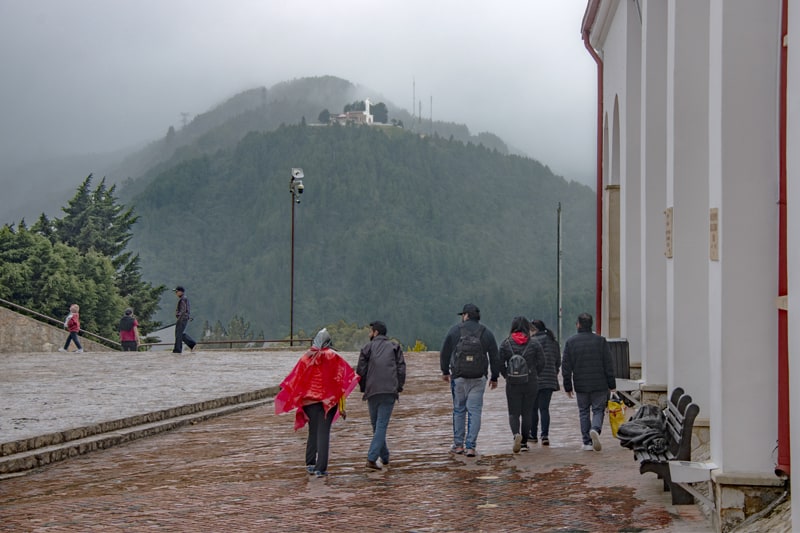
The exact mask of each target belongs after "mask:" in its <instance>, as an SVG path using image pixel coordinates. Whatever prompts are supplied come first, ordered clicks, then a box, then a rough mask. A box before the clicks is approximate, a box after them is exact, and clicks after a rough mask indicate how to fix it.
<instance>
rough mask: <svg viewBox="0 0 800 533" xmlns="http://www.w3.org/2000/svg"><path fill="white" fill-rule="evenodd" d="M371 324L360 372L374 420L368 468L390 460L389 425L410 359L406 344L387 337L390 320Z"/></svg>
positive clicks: (360, 383) (370, 415)
mask: <svg viewBox="0 0 800 533" xmlns="http://www.w3.org/2000/svg"><path fill="white" fill-rule="evenodd" d="M369 327H370V331H369V338H370V341H369V342H368V343H367V344H366V345H365V346H364V347H363V348H361V353H360V354H359V355H358V366H357V367H356V374H358V375H359V376H361V379H360V381H359V386H360V387H361V392H363V393H364V399H365V400H366V401H367V405H368V406H369V420H370V422H371V423H372V443H371V444H370V445H369V452H367V468H369V469H371V470H381V469H382V468H381V465H379V464H378V462H377V461H378V459H380V460H381V463H383V465H384V466H386V465H388V464H389V447H388V446H387V445H386V429H387V428H388V426H389V419H390V418H391V416H392V410H393V409H394V404H395V402H396V401H397V398H398V397H399V395H400V393H401V392H403V386H404V385H405V383H406V361H405V358H404V357H403V348H401V347H400V345H399V344H397V343H396V342H393V341H390V340H389V339H388V338H387V337H386V324H384V323H383V322H380V321H375V322H372V323H371V324H370V325H369Z"/></svg>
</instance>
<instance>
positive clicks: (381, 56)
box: [0, 0, 596, 183]
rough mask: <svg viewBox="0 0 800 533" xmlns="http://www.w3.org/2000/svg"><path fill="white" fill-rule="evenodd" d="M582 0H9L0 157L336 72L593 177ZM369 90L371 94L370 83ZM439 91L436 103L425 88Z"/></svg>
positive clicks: (89, 147)
mask: <svg viewBox="0 0 800 533" xmlns="http://www.w3.org/2000/svg"><path fill="white" fill-rule="evenodd" d="M585 7H586V0H492V1H488V0H426V1H423V0H0V117H1V118H0V158H3V159H4V160H5V162H9V161H17V160H20V161H21V160H23V159H25V158H27V157H29V156H32V155H33V154H36V155H37V157H40V156H42V155H43V154H53V155H66V154H84V153H99V152H106V151H111V150H115V149H120V148H126V147H130V146H133V145H136V144H139V143H144V142H148V141H151V140H154V139H156V138H158V137H161V136H163V135H164V134H165V132H166V131H167V129H168V128H169V126H170V125H174V126H175V127H176V128H177V127H179V126H180V124H181V113H188V114H189V116H190V117H192V116H194V115H196V114H200V113H203V112H205V111H207V110H208V109H210V108H211V107H213V106H215V105H217V104H219V103H221V102H222V101H224V100H225V99H227V98H228V97H230V96H233V95H234V94H235V93H237V92H240V91H242V90H246V89H250V88H253V87H260V86H266V87H270V86H271V85H273V84H275V83H278V82H281V81H286V80H290V79H293V78H300V77H306V76H323V75H332V76H337V77H340V78H344V79H346V80H348V81H351V82H353V83H354V84H356V85H363V86H366V87H369V88H371V89H374V90H375V91H377V92H379V93H381V94H382V95H383V96H385V97H386V98H387V99H389V100H391V101H392V102H393V103H394V104H395V105H398V106H400V107H403V108H405V109H407V110H409V111H411V110H412V109H411V108H412V105H414V103H412V81H413V80H416V100H417V102H419V101H422V116H423V117H424V118H429V116H430V115H431V111H432V115H433V119H434V120H444V121H450V122H458V123H464V124H466V125H467V126H468V127H469V128H470V130H471V131H472V133H473V134H476V133H478V132H481V131H491V132H493V133H496V134H498V135H499V136H500V137H502V138H503V139H504V140H505V141H506V142H507V143H508V144H510V145H512V146H515V147H518V148H520V149H522V150H524V151H525V152H526V153H527V154H528V155H530V156H531V157H534V158H536V159H538V160H539V161H541V162H543V163H544V164H547V165H549V166H550V168H551V169H553V171H554V172H556V173H558V174H562V175H564V176H565V177H567V178H569V179H576V180H579V181H581V182H584V183H591V182H592V180H593V174H594V160H595V153H594V147H595V141H594V139H595V120H596V116H595V95H596V70H595V65H594V62H593V61H592V59H591V57H590V56H589V54H588V52H587V51H586V50H585V48H584V47H583V43H582V41H581V38H580V24H581V19H582V17H583V13H584V10H585ZM369 96H370V95H366V94H365V95H364V97H369ZM431 97H432V98H433V107H432V110H431V108H430V99H431Z"/></svg>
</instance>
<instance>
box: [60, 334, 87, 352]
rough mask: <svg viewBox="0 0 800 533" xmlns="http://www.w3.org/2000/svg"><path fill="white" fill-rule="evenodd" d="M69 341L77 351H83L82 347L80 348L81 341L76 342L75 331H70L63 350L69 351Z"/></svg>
mask: <svg viewBox="0 0 800 533" xmlns="http://www.w3.org/2000/svg"><path fill="white" fill-rule="evenodd" d="M70 341H72V342H74V343H75V346H76V347H77V348H78V349H79V350H83V346H81V341H79V340H78V333H77V332H76V331H70V332H69V335H68V336H67V342H65V343H64V349H65V350H68V349H69V343H70Z"/></svg>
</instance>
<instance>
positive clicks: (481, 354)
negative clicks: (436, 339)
mask: <svg viewBox="0 0 800 533" xmlns="http://www.w3.org/2000/svg"><path fill="white" fill-rule="evenodd" d="M459 315H461V322H460V323H459V324H456V325H455V326H453V327H451V328H450V331H448V332H447V336H446V337H445V339H444V342H443V343H442V350H441V351H440V352H439V363H440V366H441V369H442V379H443V380H444V381H445V382H449V383H450V392H451V394H452V396H453V446H452V447H451V448H450V452H451V453H456V454H463V453H465V454H466V456H467V457H475V455H476V452H475V446H476V444H477V440H478V432H480V429H481V411H482V410H483V393H484V391H485V390H486V381H487V376H488V374H489V370H490V369H491V379H490V380H489V386H490V387H491V388H492V389H496V388H497V378H498V377H499V376H500V359H499V357H498V354H497V341H495V339H494V334H493V333H492V332H491V331H490V330H489V329H487V328H486V326H484V325H482V324H481V323H480V319H481V311H480V309H478V306H476V305H475V304H466V305H465V306H464V307H463V309H462V310H461V312H460V313H459Z"/></svg>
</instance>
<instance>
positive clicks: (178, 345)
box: [172, 320, 196, 353]
mask: <svg viewBox="0 0 800 533" xmlns="http://www.w3.org/2000/svg"><path fill="white" fill-rule="evenodd" d="M187 325H189V321H188V320H178V321H177V322H176V323H175V347H174V348H172V353H181V352H183V343H186V344H187V345H188V346H189V348H190V349H191V348H194V345H195V344H196V343H195V342H194V339H193V338H191V337H190V336H189V335H188V334H186V326H187Z"/></svg>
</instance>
